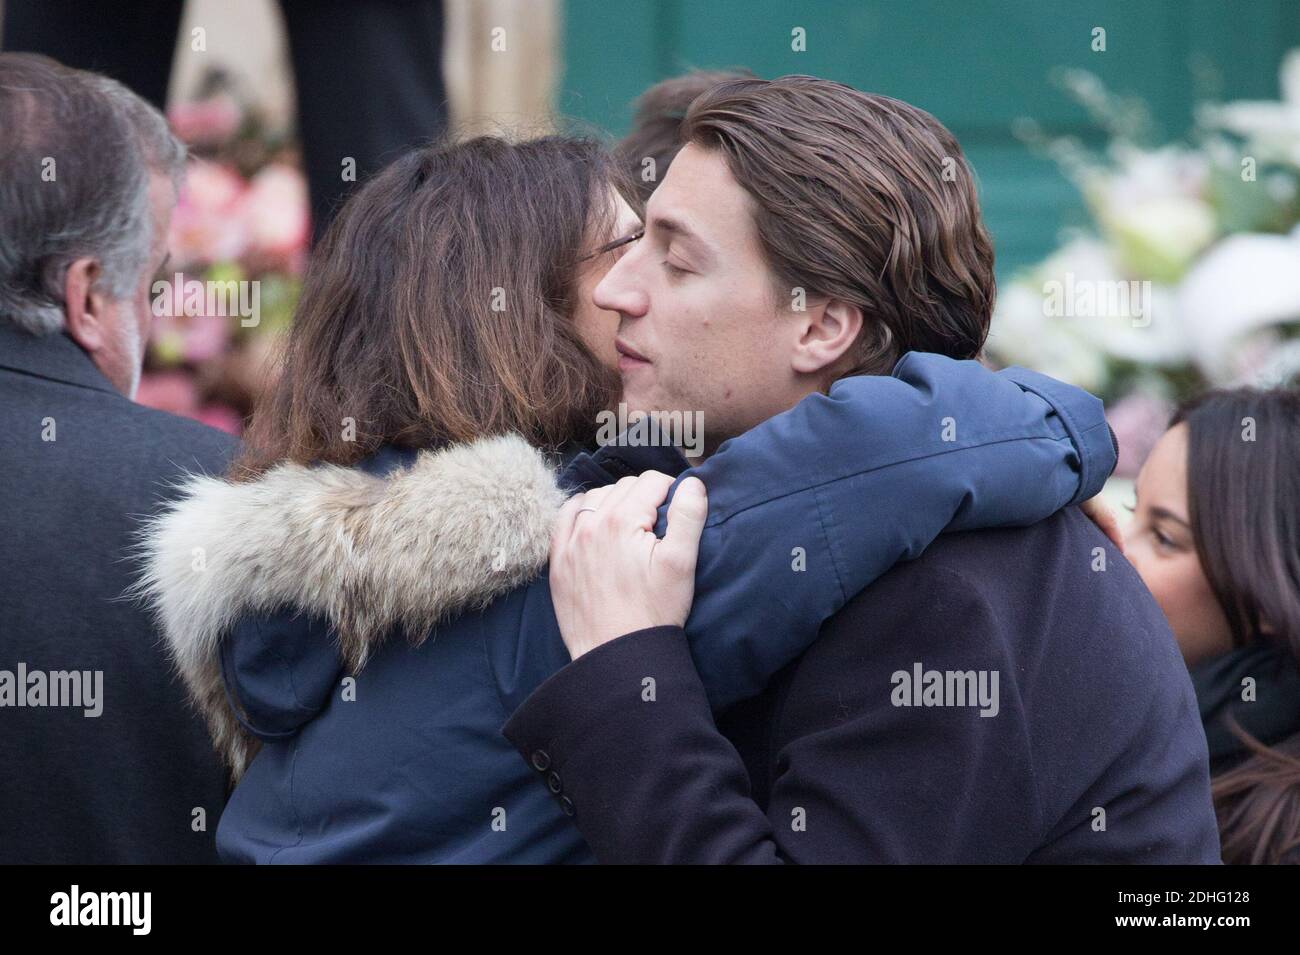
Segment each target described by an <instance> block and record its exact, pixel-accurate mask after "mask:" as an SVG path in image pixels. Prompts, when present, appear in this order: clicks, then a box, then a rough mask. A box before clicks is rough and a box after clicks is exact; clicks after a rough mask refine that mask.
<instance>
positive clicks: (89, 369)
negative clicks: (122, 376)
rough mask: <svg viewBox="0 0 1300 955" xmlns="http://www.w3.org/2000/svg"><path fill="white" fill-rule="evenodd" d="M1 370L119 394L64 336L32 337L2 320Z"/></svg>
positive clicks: (0, 341)
mask: <svg viewBox="0 0 1300 955" xmlns="http://www.w3.org/2000/svg"><path fill="white" fill-rule="evenodd" d="M0 368H7V369H9V370H10V371H17V372H22V373H23V374H26V375H35V376H36V377H38V378H45V379H48V380H50V381H60V382H63V383H64V384H68V385H76V386H77V387H79V388H92V389H94V390H96V391H107V392H108V393H109V394H113V395H116V394H118V391H117V389H116V388H114V387H113V386H112V384H110V383H109V380H108V379H107V378H105V377H104V374H103V372H101V371H100V370H99V369H98V368H96V367H95V363H94V362H93V361H91V360H90V356H89V355H87V354H86V353H85V352H84V351H82V350H81V346H79V345H78V344H77V343H76V342H74V341H73V340H72V339H71V338H69V337H68V336H67V335H65V334H64V333H63V332H55V333H54V334H52V335H32V334H30V333H29V332H25V331H23V330H22V329H20V328H16V327H14V326H13V325H12V324H11V323H10V322H9V321H7V320H6V319H3V318H0Z"/></svg>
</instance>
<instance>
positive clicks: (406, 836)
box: [146, 353, 1115, 863]
mask: <svg viewBox="0 0 1300 955" xmlns="http://www.w3.org/2000/svg"><path fill="white" fill-rule="evenodd" d="M629 440H630V439H629ZM511 441H514V442H515V444H514V445H510V444H508V442H511ZM520 444H521V442H518V441H517V439H510V438H497V439H490V440H486V441H483V442H477V443H475V444H471V445H465V446H459V447H456V448H451V449H443V450H442V451H439V452H433V451H425V452H416V451H413V450H408V449H400V448H395V447H390V448H385V449H383V450H381V451H380V452H379V453H377V454H375V455H373V456H372V457H371V458H370V459H368V460H367V461H365V462H364V463H363V464H362V465H361V466H360V467H358V468H354V469H343V468H333V467H331V468H300V467H297V466H289V465H285V466H281V467H280V468H277V469H275V470H273V471H271V472H267V474H266V475H264V476H262V477H261V478H259V479H258V480H256V481H252V482H245V483H242V484H230V483H227V482H214V481H212V480H211V479H196V480H195V482H193V483H192V484H191V486H190V487H189V488H188V489H187V493H186V495H185V496H184V497H183V498H182V499H181V501H180V503H178V504H177V505H176V506H175V507H174V508H173V509H172V510H170V511H169V512H167V513H166V514H164V515H163V516H162V517H160V518H159V519H158V520H157V521H156V522H155V524H154V527H153V530H152V532H151V536H150V539H149V541H148V544H147V548H148V558H149V576H148V578H147V581H146V589H147V590H148V591H149V592H150V594H151V596H152V598H153V599H154V601H155V604H156V608H157V610H158V613H159V616H160V618H161V621H162V625H163V629H164V632H165V633H166V635H167V638H168V642H169V645H170V646H171V649H172V652H173V655H174V658H175V660H176V662H177V665H178V667H179V669H180V671H181V673H182V675H183V677H184V678H185V680H186V682H187V685H188V686H189V687H190V690H191V692H192V694H193V695H194V697H195V699H196V701H197V702H198V704H199V706H200V707H201V708H202V709H203V710H204V712H205V714H206V715H207V717H208V719H209V722H210V725H211V726H212V728H213V734H214V738H215V739H216V742H217V744H218V746H219V748H221V749H223V750H224V751H225V752H226V753H227V755H228V756H229V757H230V759H231V761H232V763H233V765H234V767H235V770H236V772H237V773H241V774H242V775H240V778H239V782H238V785H237V787H236V788H235V790H234V792H233V795H232V796H231V798H230V801H229V803H228V805H227V806H226V808H225V812H224V814H223V815H222V816H221V821H220V826H219V829H218V833H217V844H218V849H219V851H220V853H221V855H222V857H223V858H224V859H226V860H227V861H237V862H286V863H315V862H466V863H468V862H532V863H549V862H583V861H590V859H591V856H590V853H589V852H588V850H587V848H586V846H585V845H584V844H583V842H582V839H581V838H580V836H579V835H578V831H577V829H576V828H575V827H574V826H573V825H572V823H571V822H570V820H569V819H568V818H567V817H566V815H565V811H564V809H563V807H562V805H561V803H560V802H559V801H557V800H556V799H555V798H553V795H552V794H551V793H549V792H548V791H547V790H546V787H545V786H544V785H541V784H539V778H538V774H537V773H535V772H534V771H532V770H531V769H530V768H529V767H528V766H527V765H525V764H524V762H523V761H521V760H520V758H519V755H518V754H517V753H516V752H515V750H514V748H513V747H512V746H511V744H510V743H509V742H508V741H507V740H506V739H505V738H504V737H503V736H502V734H501V728H502V726H503V724H504V723H505V722H506V720H507V718H508V717H509V716H510V714H511V713H512V712H513V711H514V710H515V708H516V707H517V706H518V705H519V704H520V703H521V702H522V701H523V700H524V699H525V698H526V697H527V696H528V695H529V694H530V693H531V692H532V691H533V690H534V689H535V688H536V687H537V686H538V685H540V684H541V683H542V682H543V681H544V680H545V679H546V678H547V677H548V676H550V675H551V674H552V673H554V672H555V671H557V670H558V669H560V668H561V667H562V666H564V665H565V664H566V663H567V662H568V660H569V657H568V653H567V651H566V650H565V647H564V644H563V642H562V641H561V639H560V634H559V629H558V627H557V625H556V622H555V616H554V611H553V609H552V606H551V600H550V592H549V588H548V583H547V578H546V575H545V569H544V562H545V553H546V541H547V537H548V535H549V528H550V522H551V519H552V518H553V516H554V511H555V509H556V508H557V507H558V505H559V503H560V502H561V501H562V499H563V494H564V492H566V491H571V490H573V489H575V488H582V487H591V486H596V485H599V484H604V483H609V482H611V481H614V480H617V479H618V478H619V477H622V476H625V475H627V474H635V473H640V472H641V471H643V470H647V469H650V468H656V469H658V470H664V471H668V472H670V473H674V474H679V475H680V477H679V482H680V479H681V478H684V477H685V476H687V475H695V476H697V477H699V478H700V479H701V480H702V481H703V482H704V483H705V485H706V487H707V488H708V495H709V515H708V520H707V523H706V526H705V529H704V533H703V536H702V539H701V544H700V556H699V562H698V570H697V585H696V597H695V604H694V608H693V610H692V613H691V616H690V619H689V620H688V622H687V626H686V632H687V635H688V638H689V640H690V643H691V651H692V655H693V656H694V659H695V662H696V665H697V667H698V670H699V673H700V676H701V678H702V680H703V683H704V685H705V687H706V689H707V692H708V694H709V698H710V702H711V703H712V704H713V705H714V706H715V708H721V707H723V706H726V705H728V704H730V703H733V702H736V701H738V700H741V699H744V698H747V697H749V696H752V695H754V694H757V693H758V692H759V691H760V690H761V689H762V688H763V686H764V685H765V683H766V682H767V681H768V679H769V678H770V677H771V676H772V675H773V674H774V673H776V672H777V671H778V670H779V669H780V668H781V667H782V666H783V665H785V664H786V663H788V662H789V661H790V660H792V659H793V658H794V657H796V656H797V655H799V654H800V653H801V652H802V651H803V650H805V649H806V648H807V647H808V646H809V645H810V644H811V643H812V641H813V640H814V639H815V638H816V635H817V632H818V629H819V627H820V626H821V624H822V622H823V621H825V620H826V619H827V618H828V617H830V616H831V615H832V614H834V613H835V612H836V611H837V610H839V609H840V608H841V607H843V606H844V604H845V603H846V602H847V601H848V600H849V599H851V598H852V597H853V596H854V595H855V594H857V593H858V592H859V591H861V590H862V589H863V588H864V587H865V586H866V585H867V584H869V583H870V582H872V581H873V580H875V579H876V578H877V577H879V576H880V575H881V574H882V573H884V572H885V571H886V570H888V569H889V568H890V567H891V566H893V565H894V564H895V563H897V562H898V561H903V560H908V559H911V558H914V557H916V556H918V555H919V554H920V553H921V552H922V551H923V550H924V549H925V548H926V546H927V545H928V544H930V543H931V542H932V541H933V540H934V539H935V538H936V537H937V536H938V535H939V534H940V533H942V532H944V531H954V530H964V529H972V528H979V527H993V526H1005V525H1026V524H1030V523H1034V522H1036V521H1039V520H1042V519H1044V518H1046V517H1048V516H1049V515H1051V514H1053V513H1054V512H1056V511H1058V510H1060V509H1061V508H1063V507H1066V506H1069V505H1073V504H1077V503H1079V502H1081V501H1082V500H1084V499H1086V498H1088V497H1090V496H1092V495H1094V494H1095V493H1097V492H1098V491H1099V490H1100V488H1101V486H1102V484H1103V482H1104V481H1105V479H1106V478H1107V477H1108V476H1109V475H1110V472H1111V470H1112V469H1113V467H1114V464H1115V447H1114V443H1113V436H1112V435H1111V432H1110V430H1109V428H1108V427H1107V425H1106V422H1105V419H1104V416H1103V410H1102V406H1101V403H1100V402H1099V401H1098V400H1097V399H1096V398H1094V397H1092V396H1091V395H1088V394H1087V393H1085V392H1083V391H1081V390H1079V389H1076V388H1073V387H1070V386H1067V385H1064V384H1062V383H1060V382H1058V381H1055V380H1053V379H1051V378H1048V377H1045V376H1043V375H1040V374H1037V373H1034V372H1030V371H1026V370H1023V369H1018V368H1013V369H1008V370H1005V371H1002V372H997V373H994V372H992V371H989V370H988V369H986V368H984V367H982V366H981V365H979V364H978V363H977V362H970V361H955V360H952V359H948V358H944V357H941V356H936V355H930V354H921V353H909V354H907V355H905V356H904V357H903V358H902V359H901V360H900V361H899V362H898V364H897V366H896V367H895V369H894V371H893V373H892V374H891V375H889V376H863V377H853V378H847V379H844V380H841V381H839V382H837V383H836V384H835V385H833V386H832V387H831V389H830V392H829V394H827V395H821V394H816V395H812V396H810V397H808V398H806V399H804V400H803V401H802V402H800V403H799V404H798V405H797V406H795V407H794V408H793V409H791V410H789V411H787V412H785V413H783V414H780V415H777V416H775V417H773V418H771V419H769V420H768V421H766V422H764V423H763V424H761V425H759V426H758V427H756V428H754V429H752V430H751V431H749V432H747V433H745V434H743V435H741V436H739V437H737V438H733V439H731V440H730V441H727V442H725V443H724V444H723V445H722V446H721V447H720V448H719V449H718V451H717V452H716V453H715V454H714V455H713V456H711V457H710V458H708V459H707V460H706V461H705V462H703V463H702V464H701V465H700V466H698V467H696V468H692V469H690V470H686V469H685V468H686V462H685V461H684V460H683V459H682V458H681V456H680V455H679V453H678V452H677V451H676V450H675V449H672V448H655V447H648V448H647V447H632V446H628V445H627V444H626V443H624V444H615V445H611V446H607V447H605V448H602V449H600V450H599V451H597V452H595V453H594V454H589V453H581V454H578V455H577V456H576V457H573V458H572V459H570V460H568V461H567V462H566V463H565V465H564V466H563V468H562V470H561V471H560V473H559V475H558V477H556V478H551V477H549V472H545V471H544V469H543V465H542V462H541V459H540V456H538V454H537V452H535V451H533V450H532V449H527V448H526V447H525V448H520V447H519V446H518V445H520ZM521 455H523V456H524V457H521ZM530 458H531V459H530ZM530 469H538V470H541V471H542V473H545V474H547V475H548V476H547V478H546V480H545V482H544V484H545V486H542V484H543V482H542V481H541V480H537V481H532V478H529V477H525V475H528V474H530V473H531V471H530ZM530 481H532V483H529V482H530ZM679 482H678V483H679ZM556 485H558V488H559V489H557V486H556ZM675 487H676V485H674V489H675ZM560 489H563V490H560ZM664 510H665V511H666V504H665V508H664ZM663 526H664V520H663V512H662V511H661V518H660V526H659V531H660V533H662V530H663ZM198 554H201V555H203V560H199V559H198V557H196V555H198ZM200 564H201V567H200V569H198V570H196V569H195V567H196V565H200ZM254 751H256V755H255V756H253V755H252V754H253V753H254ZM249 757H252V758H251V760H250V759H249ZM245 763H247V765H246V766H245Z"/></svg>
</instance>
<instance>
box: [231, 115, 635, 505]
mask: <svg viewBox="0 0 1300 955" xmlns="http://www.w3.org/2000/svg"><path fill="white" fill-rule="evenodd" d="M615 182H616V176H615V169H614V166H613V163H612V161H611V159H610V157H609V155H608V153H607V151H606V150H605V148H604V147H603V146H601V145H600V144H599V143H597V142H595V141H594V140H587V139H573V138H563V137H546V138H542V139H537V140H533V141H531V142H525V143H519V144H512V143H509V142H506V141H504V140H502V139H497V138H492V137H480V138H477V139H472V140H469V141H467V142H463V143H459V144H456V145H436V146H427V147H424V148H420V149H416V150H414V151H412V152H410V153H407V154H406V155H404V156H402V157H401V158H400V159H397V160H396V161H394V162H393V163H392V164H391V165H390V166H388V167H387V168H385V169H383V170H382V171H381V172H379V173H378V174H377V175H376V176H375V177H374V178H373V179H371V180H370V181H369V182H367V183H366V184H365V185H364V186H363V187H362V188H361V189H360V190H358V191H357V193H356V194H355V195H354V196H352V197H351V198H350V199H349V201H348V202H347V203H346V204H345V205H344V207H343V208H342V209H341V210H340V212H339V214H338V216H337V217H336V218H335V219H334V221H333V222H332V223H331V224H330V227H329V229H328V230H327V231H326V233H325V235H324V237H323V239H322V240H321V242H320V244H319V245H318V246H317V247H316V248H315V250H314V251H313V254H312V259H311V264H310V266H309V268H308V270H307V275H306V279H305V281H304V286H303V292H302V298H301V300H300V302H299V304H298V307H297V310H296V312H295V316H294V322H293V326H292V328H291V330H290V331H289V334H288V339H287V342H286V345H285V350H284V356H283V359H282V371H281V374H280V376H279V379H278V381H277V383H276V384H275V386H274V387H273V389H272V390H271V391H270V392H269V394H268V395H267V396H265V397H264V398H263V399H262V400H261V401H260V402H259V403H258V406H257V408H256V410H255V412H254V415H253V419H252V421H251V424H250V427H249V430H248V432H247V435H246V444H245V451H244V453H243V455H242V456H241V458H240V459H239V460H238V461H237V462H236V464H235V467H234V472H233V473H234V476H235V477H236V478H238V479H247V478H251V477H254V476H256V475H258V474H260V473H262V472H263V471H265V470H267V469H268V468H270V467H272V466H274V465H276V464H278V463H280V462H282V461H293V462H297V463H301V464H308V463H312V462H326V463H331V464H341V465H350V464H354V463H355V462H357V461H358V460H360V459H361V458H364V457H365V456H366V455H368V454H371V453H372V452H374V451H375V450H376V449H377V448H379V447H380V446H381V445H384V444H396V445H401V446H405V447H415V448H423V447H431V446H437V445H440V444H443V443H450V442H462V441H469V440H473V439H475V438H479V437H484V436H489V435H498V434H504V433H507V432H514V433H517V434H520V435H522V436H523V437H524V438H525V439H527V440H528V441H529V442H530V443H531V444H533V445H534V446H537V447H542V448H557V447H560V446H562V445H565V444H567V443H569V442H571V441H575V440H577V441H585V440H587V439H589V438H590V437H591V435H592V434H593V433H594V432H595V428H596V415H597V414H598V412H599V411H601V410H602V409H604V408H607V407H610V406H611V404H612V402H613V401H614V400H615V398H616V397H617V387H618V379H617V375H616V374H615V373H614V372H613V371H612V370H610V369H607V368H605V367H604V366H603V365H602V364H601V363H600V362H599V361H598V360H597V359H596V358H595V357H594V356H593V355H592V353H591V352H590V351H589V350H588V349H587V348H586V347H585V346H584V345H583V343H582V341H581V340H580V338H579V336H578V332H577V329H576V327H575V323H574V321H573V315H574V312H575V309H576V307H577V304H578V302H577V284H578V276H579V265H578V262H579V260H580V259H581V258H582V257H583V256H584V255H586V254H587V253H588V252H589V251H591V248H592V246H593V244H594V245H599V243H601V242H602V241H604V240H605V239H606V238H608V235H607V233H609V232H610V231H611V230H612V228H613V223H614V212H615V210H614V208H613V202H612V199H611V193H610V188H609V187H610V186H611V185H612V184H615Z"/></svg>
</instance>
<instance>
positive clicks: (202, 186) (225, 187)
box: [170, 161, 248, 269]
mask: <svg viewBox="0 0 1300 955" xmlns="http://www.w3.org/2000/svg"><path fill="white" fill-rule="evenodd" d="M247 191H248V187H247V184H246V183H245V182H244V180H243V178H242V177H241V176H240V175H239V173H237V172H235V170H233V169H231V168H230V167H229V166H223V165H220V164H218V163H212V162H202V161H199V162H192V163H190V165H189V167H188V168H187V169H186V173H185V183H184V185H183V186H182V187H181V192H180V196H179V198H178V200H177V203H176V212H175V213H174V214H173V215H172V227H171V238H170V242H171V250H172V255H173V256H175V258H176V266H177V268H181V269H183V268H186V267H193V266H195V265H201V264H207V263H211V262H222V261H228V260H233V259H238V258H239V257H240V256H242V255H243V254H244V250H245V249H246V248H247V246H248V234H247V227H246V225H245V221H244V218H245V217H244V212H243V209H244V202H245V201H246V199H245V197H246V193H247Z"/></svg>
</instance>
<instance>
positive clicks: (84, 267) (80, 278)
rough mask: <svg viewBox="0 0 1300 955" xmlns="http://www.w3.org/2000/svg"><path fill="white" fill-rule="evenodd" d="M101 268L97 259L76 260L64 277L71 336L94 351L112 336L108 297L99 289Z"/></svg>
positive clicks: (66, 322)
mask: <svg viewBox="0 0 1300 955" xmlns="http://www.w3.org/2000/svg"><path fill="white" fill-rule="evenodd" d="M100 274H101V269H100V266H99V262H98V261H97V260H95V259H77V260H76V261H75V262H73V263H72V264H71V265H69V266H68V271H67V273H66V275H65V276H64V279H63V318H64V329H65V330H66V331H67V333H68V335H69V336H70V337H71V338H72V340H73V341H75V342H76V343H77V344H78V345H80V346H81V347H82V348H83V349H84V350H85V351H87V352H89V353H90V354H92V355H93V354H94V353H95V352H97V351H100V350H101V349H103V348H104V346H105V345H106V344H108V343H109V341H110V339H111V334H110V329H109V328H108V325H107V322H108V319H109V316H108V314H107V307H108V298H107V297H106V296H105V295H104V294H103V293H102V292H99V291H97V290H96V288H95V283H96V281H97V280H98V279H99V277H100Z"/></svg>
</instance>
